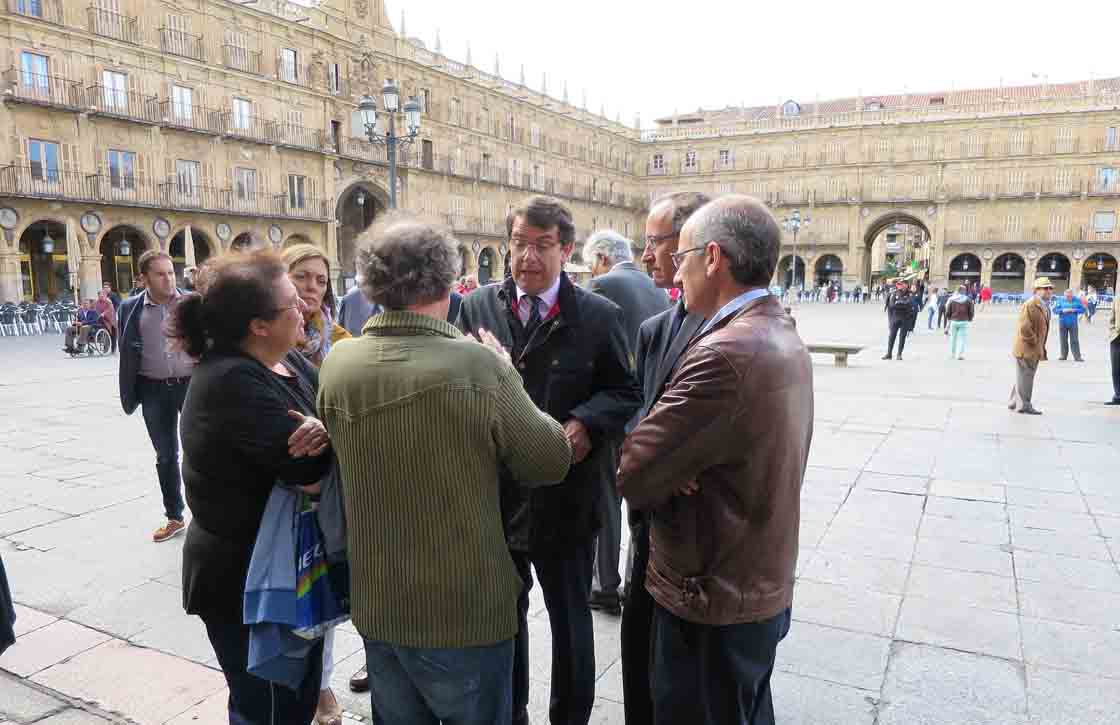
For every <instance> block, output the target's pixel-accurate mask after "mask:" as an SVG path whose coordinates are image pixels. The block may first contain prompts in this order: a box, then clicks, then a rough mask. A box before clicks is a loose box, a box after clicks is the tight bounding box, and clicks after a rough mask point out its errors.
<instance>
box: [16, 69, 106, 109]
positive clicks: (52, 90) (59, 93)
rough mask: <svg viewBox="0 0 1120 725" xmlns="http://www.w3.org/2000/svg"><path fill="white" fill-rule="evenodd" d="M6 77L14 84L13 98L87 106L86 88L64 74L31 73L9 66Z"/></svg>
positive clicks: (66, 106) (76, 106) (51, 103)
mask: <svg viewBox="0 0 1120 725" xmlns="http://www.w3.org/2000/svg"><path fill="white" fill-rule="evenodd" d="M4 79H5V80H6V81H7V82H8V83H11V84H12V96H11V97H12V99H13V100H16V101H21V102H24V103H36V104H39V105H44V106H59V107H63V108H68V109H72V110H81V109H83V108H85V107H86V106H87V103H86V94H85V89H84V88H82V84H81V83H79V82H78V81H75V80H71V79H69V78H63V77H62V76H56V75H46V74H42V73H29V72H28V71H26V70H23V69H20V68H14V67H13V68H9V69H8V70H7V72H5V74H4Z"/></svg>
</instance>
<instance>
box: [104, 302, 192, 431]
mask: <svg viewBox="0 0 1120 725" xmlns="http://www.w3.org/2000/svg"><path fill="white" fill-rule="evenodd" d="M177 292H178V293H179V294H180V295H182V294H186V293H185V292H183V290H177ZM147 299H148V291H147V290H144V291H143V292H141V293H140V294H138V295H133V296H132V297H129V298H128V299H127V300H125V301H124V302H122V303H121V309H120V311H119V312H118V313H117V324H118V325H120V336H121V337H120V341H119V343H118V345H117V347H118V348H119V349H120V356H121V362H120V369H119V373H118V378H119V381H120V395H121V407H122V408H124V412H125V415H132V414H133V413H134V412H135V411H136V408H137V406H139V405H140V393H139V392H138V389H137V384H136V382H137V380H136V379H137V378H138V377H140V355H141V354H142V351H143V350H144V341H143V340H142V339H141V338H140V314H141V313H142V312H143V310H144V302H145V301H146V300H147Z"/></svg>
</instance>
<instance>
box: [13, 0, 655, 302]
mask: <svg viewBox="0 0 1120 725" xmlns="http://www.w3.org/2000/svg"><path fill="white" fill-rule="evenodd" d="M312 5H313V6H312V7H306V6H305V5H303V4H296V3H290V2H286V1H285V0H258V1H257V2H255V3H252V4H242V3H239V2H235V1H234V0H177V1H176V2H170V1H166V0H83V2H77V1H76V0H0V72H2V76H0V94H2V95H0V98H2V105H0V131H2V133H3V136H4V137H5V139H6V140H5V141H4V142H3V143H2V144H0V229H2V231H3V234H2V236H0V302H2V301H5V300H19V299H55V298H58V297H62V296H68V295H69V294H72V288H74V287H77V288H80V294H81V295H82V296H83V297H85V296H89V295H90V294H91V293H92V292H93V290H95V289H97V288H98V287H99V286H100V283H101V281H102V280H103V279H108V280H111V281H112V282H113V284H114V286H116V287H117V288H126V287H128V286H129V284H130V281H131V277H132V273H133V271H134V269H135V261H136V258H137V257H138V256H139V255H140V254H141V253H142V252H143V251H144V250H146V249H152V248H156V247H159V248H162V249H164V250H167V251H169V252H170V253H171V255H172V256H173V257H174V258H175V260H176V264H177V266H178V267H180V268H182V267H184V266H186V265H188V264H190V263H192V262H194V263H200V262H201V261H202V260H203V259H204V258H205V257H207V256H209V255H212V254H216V253H219V252H220V251H222V250H226V249H229V248H231V247H240V246H254V245H262V244H273V245H276V246H282V245H286V244H290V243H293V242H297V241H309V242H311V243H313V244H316V245H319V246H321V247H323V248H324V249H325V250H327V251H328V253H329V256H330V257H331V259H332V260H333V266H334V269H333V275H334V278H335V280H336V284H337V285H338V287H339V288H345V287H346V286H348V285H349V284H350V283H352V280H353V276H354V252H355V246H356V244H357V243H359V241H360V235H361V234H362V233H363V232H364V231H365V230H367V229H368V228H369V226H370V224H371V223H372V222H373V221H374V220H375V219H376V218H377V217H378V216H380V215H381V214H383V213H384V212H385V211H386V209H387V207H388V200H389V194H388V165H387V162H386V153H385V147H384V146H383V145H379V144H371V143H370V142H369V141H368V140H367V139H366V134H365V130H364V128H363V127H362V125H361V124H360V122H359V120H358V118H356V105H357V102H358V99H359V98H360V97H361V96H362V95H366V94H368V95H371V96H373V97H374V98H375V99H377V102H378V104H379V106H380V105H381V89H382V86H383V84H384V83H385V81H386V80H388V79H393V80H394V81H395V83H396V84H397V85H398V86H399V88H400V95H401V104H402V105H403V103H404V102H405V101H406V100H407V99H408V98H410V97H415V98H417V99H418V101H419V102H420V103H421V104H422V106H423V109H424V113H423V116H422V123H421V129H420V132H419V135H418V137H417V138H416V139H415V141H414V143H412V144H411V145H410V146H408V147H406V148H405V149H403V150H402V155H401V165H400V177H399V182H398V206H400V207H402V208H405V209H408V210H412V211H416V212H421V213H424V214H426V215H430V216H434V217H436V218H438V219H440V220H442V221H444V222H446V223H447V224H449V225H450V226H451V227H452V228H453V229H454V230H455V232H456V235H457V236H458V237H459V238H460V239H461V240H462V241H463V248H462V249H461V253H462V255H463V260H464V270H465V273H470V274H477V275H479V276H480V277H482V278H483V279H486V278H487V277H490V278H494V277H497V278H499V279H500V278H501V274H502V272H503V269H502V264H503V259H504V256H505V247H504V245H505V241H506V240H505V215H506V212H507V209H508V208H509V207H510V205H512V204H514V203H516V202H517V201H518V200H520V199H521V198H523V197H524V196H526V195H528V194H529V193H532V192H541V193H549V194H553V195H556V196H558V197H560V198H562V199H564V200H566V201H567V202H568V203H569V204H570V205H571V207H572V209H573V211H574V214H575V217H576V222H577V225H578V227H579V231H580V232H581V233H582V234H586V233H587V232H589V231H590V230H591V229H593V228H597V227H613V228H615V229H617V230H619V231H620V232H623V233H625V234H627V235H629V236H635V235H637V234H638V233H639V232H638V226H637V225H638V224H639V223H640V222H641V219H642V216H641V210H642V207H644V205H645V203H646V200H645V195H644V194H643V190H642V180H641V178H640V176H638V175H636V174H635V173H634V165H635V163H636V162H635V158H634V156H633V155H634V153H635V152H636V148H637V144H636V142H635V139H636V135H635V133H634V132H633V131H632V129H629V128H627V127H625V126H622V125H621V124H619V123H616V122H612V121H608V120H607V119H605V118H602V117H600V116H598V115H595V114H592V113H588V112H587V111H586V110H584V109H580V108H577V107H575V106H574V105H572V104H570V103H568V102H567V101H566V99H564V100H559V99H556V98H554V97H552V96H550V95H548V94H545V93H542V92H538V91H531V90H529V89H528V88H527V87H526V86H525V83H524V80H523V79H522V82H521V83H512V82H510V81H508V80H505V79H503V78H501V77H500V76H499V75H496V74H491V73H486V72H483V71H481V70H479V69H477V68H475V67H473V66H471V65H468V64H462V63H458V62H455V61H452V60H450V59H448V58H446V57H444V56H443V55H442V54H440V53H439V52H438V49H436V50H435V51H429V50H427V49H426V48H424V47H423V45H422V44H421V43H419V42H418V41H415V40H409V39H406V38H404V37H403V36H402V35H400V34H398V33H397V32H396V30H395V29H394V28H393V27H392V26H391V25H390V23H389V20H388V18H387V16H386V14H385V10H384V6H383V4H382V1H381V0H324V1H323V2H321V3H318V4H312ZM565 95H566V94H565ZM380 117H381V119H382V120H380V121H379V129H378V130H379V131H381V130H383V129H382V125H383V124H384V118H385V115H384V114H383V113H382V114H380ZM401 125H402V124H400V123H398V129H399V128H400V126H401ZM192 253H193V254H192Z"/></svg>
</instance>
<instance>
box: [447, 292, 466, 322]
mask: <svg viewBox="0 0 1120 725" xmlns="http://www.w3.org/2000/svg"><path fill="white" fill-rule="evenodd" d="M462 306H463V295H461V294H459V293H458V292H452V293H451V306H450V307H448V308H447V321H448V322H450V323H451V324H452V325H454V324H455V323H456V322H458V321H459V309H460V308H461V307H462Z"/></svg>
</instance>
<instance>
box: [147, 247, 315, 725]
mask: <svg viewBox="0 0 1120 725" xmlns="http://www.w3.org/2000/svg"><path fill="white" fill-rule="evenodd" d="M201 272H202V273H201V275H200V278H199V279H198V280H196V284H197V286H198V291H197V292H192V293H190V294H188V295H185V296H183V297H182V298H181V300H180V301H179V302H178V304H177V305H176V306H175V309H174V311H173V313H172V316H171V318H170V320H169V325H168V331H167V332H168V337H169V338H171V339H172V340H174V341H175V342H176V344H177V345H178V346H179V347H180V348H181V349H182V350H183V351H185V352H186V353H187V354H188V355H190V356H191V357H193V358H195V359H197V360H198V365H197V366H196V367H195V368H194V374H193V376H192V379H191V386H190V388H189V389H188V391H187V397H186V402H185V404H184V406H183V414H182V419H181V434H182V438H183V452H184V458H183V481H184V484H185V489H186V498H187V503H188V505H189V506H190V509H191V513H192V515H193V519H192V520H191V523H190V528H189V529H188V530H187V539H186V542H185V544H184V546H183V604H184V608H185V609H186V611H187V613H188V614H196V615H198V616H199V617H200V618H201V619H202V621H203V623H204V624H205V625H206V633H207V635H208V636H209V638H210V643H211V645H213V647H214V653H215V654H216V655H217V658H218V663H219V665H221V668H222V672H223V673H224V674H225V677H226V682H227V683H228V684H229V718H230V722H231V723H238V724H241V723H245V724H249V723H252V724H253V725H256V724H258V723H260V724H263V723H270V724H278V725H308V723H310V722H312V719H313V718H314V717H315V711H316V707H317V705H318V703H319V689H320V683H321V678H322V658H323V648H322V643H321V642H319V643H318V644H316V645H315V646H313V647H311V649H310V651H309V652H308V654H307V661H306V675H305V676H304V679H303V682H302V683H301V684H300V686H299V687H298V688H297V689H289V688H287V687H284V686H281V685H277V684H274V683H272V682H269V681H267V680H264V679H261V678H258V677H256V676H255V675H252V674H249V672H248V671H247V666H248V658H249V627H248V626H247V625H245V624H243V622H242V602H243V598H244V593H245V579H246V575H247V572H248V569H249V562H250V559H251V557H252V553H253V546H254V543H255V541H256V538H257V533H258V530H259V529H260V525H261V517H262V515H263V513H264V509H265V505H266V503H267V501H268V498H269V495H270V494H271V492H272V488H273V486H275V485H277V483H283V484H286V485H291V486H299V487H302V488H303V489H304V490H305V491H308V492H315V491H316V490H317V486H318V482H319V480H320V479H321V478H322V477H323V476H324V475H325V474H326V473H327V470H328V468H329V467H330V464H331V451H330V448H329V442H328V439H327V433H326V429H325V428H324V427H323V424H322V423H321V422H320V421H319V420H317V418H316V417H315V390H316V388H317V386H318V371H317V370H316V368H315V366H314V365H312V364H310V363H309V362H308V361H307V360H306V359H305V358H304V356H303V355H301V354H300V353H299V352H298V351H296V350H295V348H296V345H297V343H298V342H299V341H300V339H301V338H302V337H303V327H304V319H305V316H304V312H305V309H306V305H305V304H304V302H303V300H302V299H300V296H299V292H298V291H297V290H296V287H295V285H293V284H292V281H291V280H290V279H289V278H288V265H287V264H285V263H284V261H283V259H281V258H280V256H279V255H277V254H276V253H274V252H272V251H260V252H254V253H252V254H248V255H243V254H234V255H229V256H227V257H223V258H219V259H217V260H214V261H212V262H210V263H208V264H207V265H206V266H205V267H204V268H203V270H201Z"/></svg>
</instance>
